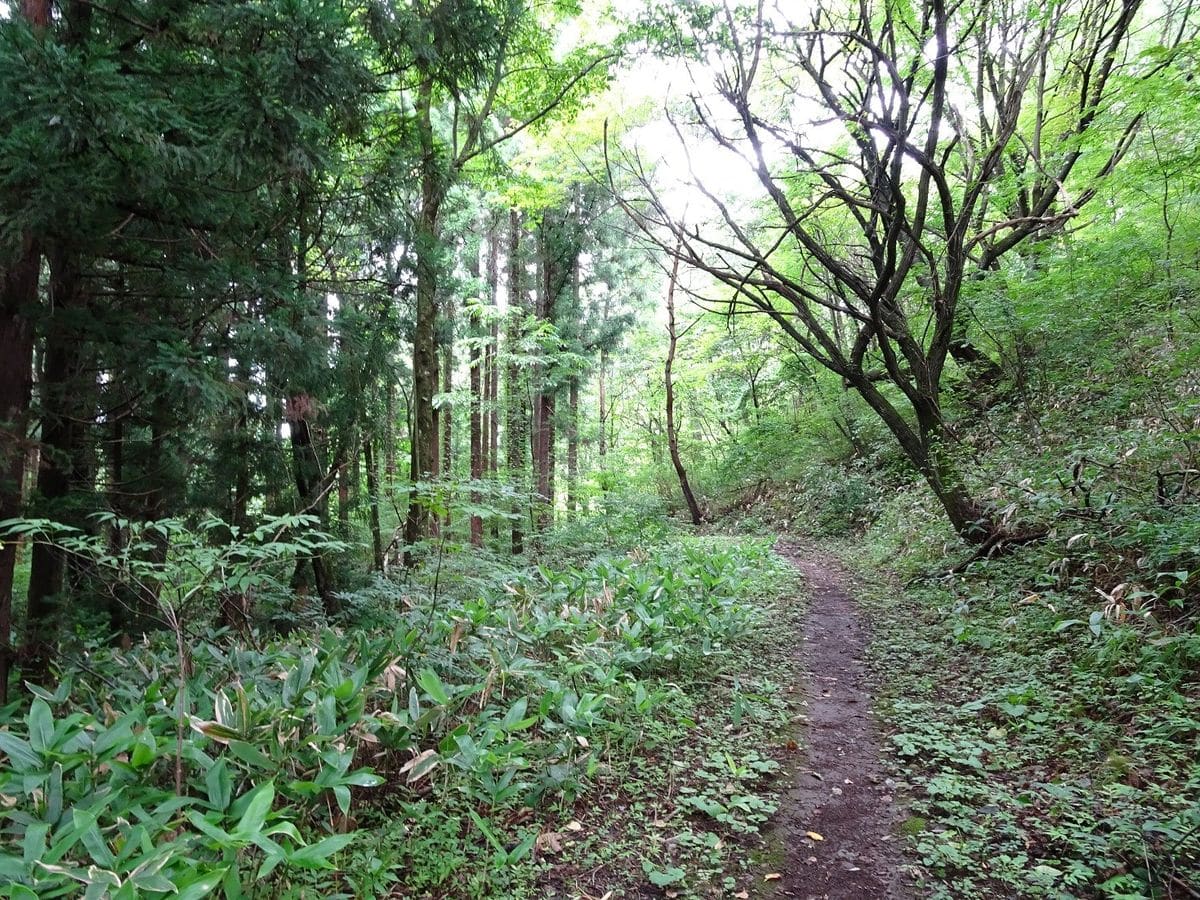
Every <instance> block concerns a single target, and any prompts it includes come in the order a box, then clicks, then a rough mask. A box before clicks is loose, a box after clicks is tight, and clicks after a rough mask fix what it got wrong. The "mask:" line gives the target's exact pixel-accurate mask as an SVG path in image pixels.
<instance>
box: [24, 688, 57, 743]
mask: <svg viewBox="0 0 1200 900" xmlns="http://www.w3.org/2000/svg"><path fill="white" fill-rule="evenodd" d="M25 721H26V723H27V724H28V725H29V743H30V745H31V746H32V747H33V749H34V750H36V751H38V752H39V753H40V752H43V751H46V750H49V749H50V748H51V747H53V746H54V714H53V713H52V712H50V705H49V704H48V703H46V701H45V700H43V699H42V698H41V697H38V698H36V699H35V700H34V701H33V704H32V705H31V706H30V707H29V715H27V716H26V717H25Z"/></svg>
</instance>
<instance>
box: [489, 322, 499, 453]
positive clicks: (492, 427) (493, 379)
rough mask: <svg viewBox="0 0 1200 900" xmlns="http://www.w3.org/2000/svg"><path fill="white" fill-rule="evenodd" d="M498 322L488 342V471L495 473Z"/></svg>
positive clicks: (497, 449)
mask: <svg viewBox="0 0 1200 900" xmlns="http://www.w3.org/2000/svg"><path fill="white" fill-rule="evenodd" d="M499 349H500V323H499V322H492V340H491V343H489V344H488V350H487V352H488V357H489V358H490V359H491V362H490V364H489V371H490V374H489V376H488V400H489V401H490V405H489V407H488V409H489V412H488V423H489V424H488V446H489V449H488V471H489V472H490V473H491V474H492V475H495V474H496V472H497V470H498V469H499V468H500V362H499Z"/></svg>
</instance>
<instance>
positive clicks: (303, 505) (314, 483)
mask: <svg viewBox="0 0 1200 900" xmlns="http://www.w3.org/2000/svg"><path fill="white" fill-rule="evenodd" d="M312 403H313V401H312V399H311V398H310V397H308V396H307V395H297V396H295V397H292V398H291V399H290V400H289V403H288V407H289V409H288V417H287V419H288V425H289V427H290V431H291V444H292V475H293V478H294V480H295V483H296V496H297V498H298V500H299V507H300V509H299V511H300V512H305V513H317V514H318V515H319V514H320V511H321V508H322V507H323V505H324V495H323V493H322V490H323V486H324V484H325V475H324V472H323V471H322V467H321V460H320V458H319V457H318V456H317V448H316V446H315V445H314V444H313V439H312V428H311V427H310V426H309V416H310V415H312V413H313V409H312ZM312 573H313V586H314V587H315V588H316V591H317V596H318V597H320V598H321V606H322V607H323V608H324V609H325V613H326V614H327V615H332V614H333V613H335V612H337V598H336V597H335V596H334V590H333V578H332V576H331V575H330V572H329V567H328V565H327V564H326V562H325V558H324V557H323V556H322V555H321V554H320V553H316V554H314V555H313V558H312Z"/></svg>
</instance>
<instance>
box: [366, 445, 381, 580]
mask: <svg viewBox="0 0 1200 900" xmlns="http://www.w3.org/2000/svg"><path fill="white" fill-rule="evenodd" d="M374 444H375V438H374V437H373V436H372V435H370V434H368V435H367V437H366V440H364V441H363V465H364V466H365V467H366V469H367V509H368V514H369V518H370V528H371V556H372V562H373V564H374V569H375V571H376V572H382V571H383V532H382V530H381V529H380V527H379V470H378V468H377V466H376V463H375V446H374Z"/></svg>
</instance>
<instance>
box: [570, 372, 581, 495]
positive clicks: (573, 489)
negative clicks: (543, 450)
mask: <svg viewBox="0 0 1200 900" xmlns="http://www.w3.org/2000/svg"><path fill="white" fill-rule="evenodd" d="M567 404H568V406H569V407H570V418H569V419H568V420H567V516H568V517H571V518H574V516H575V514H576V513H577V512H578V511H579V376H577V375H572V376H571V382H570V385H569V386H568V389H567Z"/></svg>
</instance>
